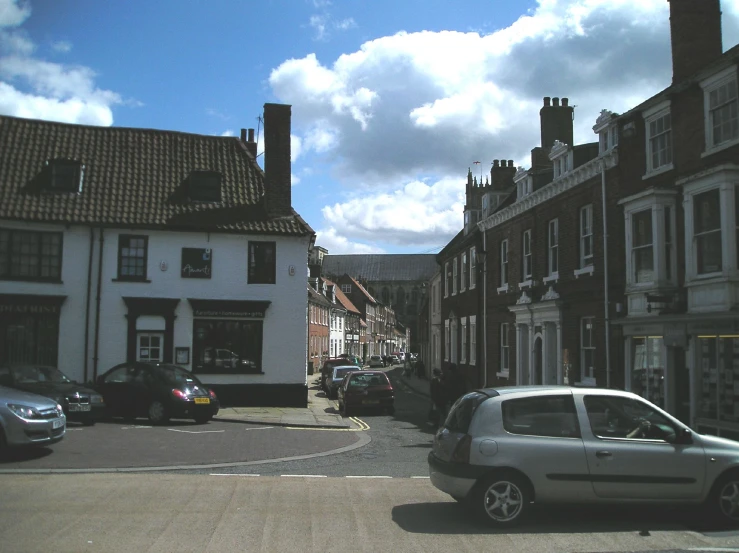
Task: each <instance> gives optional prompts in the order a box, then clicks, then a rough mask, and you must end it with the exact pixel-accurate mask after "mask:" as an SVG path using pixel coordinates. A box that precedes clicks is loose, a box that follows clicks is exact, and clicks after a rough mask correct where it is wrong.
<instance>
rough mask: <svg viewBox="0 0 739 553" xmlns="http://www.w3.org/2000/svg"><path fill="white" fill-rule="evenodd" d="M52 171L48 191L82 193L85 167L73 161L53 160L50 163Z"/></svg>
mask: <svg viewBox="0 0 739 553" xmlns="http://www.w3.org/2000/svg"><path fill="white" fill-rule="evenodd" d="M48 166H49V169H50V172H49V175H50V178H49V181H48V189H49V190H50V191H52V192H76V193H80V192H81V191H82V176H83V174H84V170H85V166H84V165H82V163H80V162H79V161H75V160H72V159H52V160H50V161H49V162H48Z"/></svg>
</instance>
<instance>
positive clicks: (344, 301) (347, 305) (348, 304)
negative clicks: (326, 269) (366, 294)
mask: <svg viewBox="0 0 739 553" xmlns="http://www.w3.org/2000/svg"><path fill="white" fill-rule="evenodd" d="M324 280H325V281H326V282H328V283H329V284H333V285H334V286H336V288H334V291H335V292H336V299H337V300H339V303H341V305H343V306H344V309H346V310H347V311H349V312H351V313H354V314H355V315H357V314H360V313H361V312H360V311H359V309H357V307H356V306H355V305H354V304H353V303H352V300H350V299H349V298H347V297H346V294H345V293H344V292H342V291H341V286H339V285H338V284H335V283H334V282H332V281H330V280H328V279H324Z"/></svg>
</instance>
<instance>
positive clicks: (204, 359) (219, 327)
mask: <svg viewBox="0 0 739 553" xmlns="http://www.w3.org/2000/svg"><path fill="white" fill-rule="evenodd" d="M193 372H195V373H201V374H202V373H210V374H249V373H261V372H262V321H261V320H260V321H254V320H240V321H238V320H213V319H195V321H194V322H193Z"/></svg>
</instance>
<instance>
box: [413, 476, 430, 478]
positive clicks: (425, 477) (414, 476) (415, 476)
mask: <svg viewBox="0 0 739 553" xmlns="http://www.w3.org/2000/svg"><path fill="white" fill-rule="evenodd" d="M411 478H431V477H430V476H411Z"/></svg>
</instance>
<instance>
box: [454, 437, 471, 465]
mask: <svg viewBox="0 0 739 553" xmlns="http://www.w3.org/2000/svg"><path fill="white" fill-rule="evenodd" d="M471 446H472V436H470V435H469V434H465V435H464V436H462V439H460V440H459V442H458V443H457V447H455V448H454V453H452V458H451V459H450V461H451V462H452V463H469V462H470V448H471Z"/></svg>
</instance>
